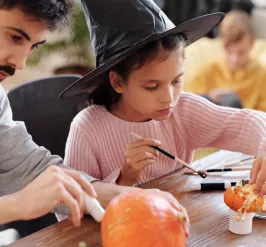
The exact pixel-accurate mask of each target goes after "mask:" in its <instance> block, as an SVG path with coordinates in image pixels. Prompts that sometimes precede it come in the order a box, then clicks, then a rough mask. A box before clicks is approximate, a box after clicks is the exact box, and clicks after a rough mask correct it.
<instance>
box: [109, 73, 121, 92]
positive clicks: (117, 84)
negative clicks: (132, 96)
mask: <svg viewBox="0 0 266 247" xmlns="http://www.w3.org/2000/svg"><path fill="white" fill-rule="evenodd" d="M109 80H110V83H111V85H112V87H113V89H114V90H115V91H116V92H117V93H120V94H121V93H123V92H124V84H123V79H122V78H121V76H120V75H118V74H117V73H116V72H114V71H110V72H109Z"/></svg>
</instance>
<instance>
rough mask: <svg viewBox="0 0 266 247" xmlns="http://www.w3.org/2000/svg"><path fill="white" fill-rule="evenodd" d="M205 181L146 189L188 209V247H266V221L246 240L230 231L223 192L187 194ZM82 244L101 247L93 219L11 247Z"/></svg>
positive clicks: (231, 176)
mask: <svg viewBox="0 0 266 247" xmlns="http://www.w3.org/2000/svg"><path fill="white" fill-rule="evenodd" d="M203 167H204V165H203V166H202V168H203ZM213 167H217V166H213ZM209 168H210V167H209ZM243 176H244V177H246V176H247V173H246V172H244V173H243V172H238V173H237V172H230V173H227V174H226V178H227V179H228V180H230V181H240V180H241V178H243ZM202 180H203V179H202V178H200V177H198V176H195V175H185V174H184V175H182V176H180V171H179V172H175V173H172V174H170V175H167V176H165V177H163V178H160V179H157V180H155V181H152V182H149V183H148V184H146V185H144V186H143V188H159V189H161V190H164V191H168V192H171V193H172V194H173V195H174V196H175V197H176V198H178V200H179V201H180V202H181V203H182V204H183V205H184V206H185V207H186V209H187V211H188V213H189V217H190V220H191V231H190V236H189V238H188V242H187V245H188V246H189V247H205V246H206V247H207V246H208V247H213V246H215V247H237V246H239V247H240V246H242V247H243V246H245V247H264V246H266V220H263V219H258V218H254V221H253V231H252V233H251V234H249V235H246V236H240V235H235V234H233V233H231V232H229V231H228V222H229V215H228V208H227V206H226V205H225V204H224V202H223V191H210V192H199V191H197V192H184V188H186V186H187V185H188V184H189V183H192V182H195V181H202ZM219 180H224V177H223V178H221V177H220V176H219V175H218V176H217V175H212V176H208V178H206V180H205V181H206V182H208V181H209V182H210V181H219ZM81 241H84V242H86V243H87V246H88V247H96V246H101V236H100V226H99V225H98V224H97V223H95V222H94V221H93V220H92V219H91V218H90V217H86V218H85V219H84V220H83V222H82V226H81V227H80V228H75V227H73V226H72V224H71V222H69V221H68V220H65V221H62V222H60V223H57V224H55V225H53V226H50V227H48V228H46V229H43V230H41V231H39V232H37V233H35V234H32V235H30V236H28V237H26V238H23V239H21V240H19V241H17V242H16V243H14V244H12V245H10V247H23V246H25V247H31V246H35V247H37V246H42V247H63V246H64V247H66V246H67V247H72V246H73V247H78V244H79V242H81ZM114 247H115V246H114Z"/></svg>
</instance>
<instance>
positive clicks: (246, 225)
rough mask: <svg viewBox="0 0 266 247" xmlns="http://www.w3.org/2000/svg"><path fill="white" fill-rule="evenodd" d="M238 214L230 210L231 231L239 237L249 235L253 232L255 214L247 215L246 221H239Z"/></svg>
mask: <svg viewBox="0 0 266 247" xmlns="http://www.w3.org/2000/svg"><path fill="white" fill-rule="evenodd" d="M237 216H238V212H237V211H234V210H232V209H229V231H230V232H232V233H235V234H239V235H247V234H250V233H251V232H252V224H253V218H254V213H247V214H246V217H245V218H244V219H241V218H240V219H239V220H237Z"/></svg>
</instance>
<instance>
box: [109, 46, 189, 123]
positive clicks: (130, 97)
mask: <svg viewBox="0 0 266 247" xmlns="http://www.w3.org/2000/svg"><path fill="white" fill-rule="evenodd" d="M183 49H184V48H183V47H180V48H179V49H177V50H175V51H172V52H169V51H160V52H159V53H158V56H157V57H156V58H155V59H153V60H151V61H149V62H147V63H146V64H145V65H143V66H142V67H141V68H140V69H138V70H133V71H132V72H131V73H130V75H129V77H128V79H127V80H126V81H124V80H123V79H122V78H121V77H120V76H119V75H118V74H117V73H115V72H110V81H111V84H112V86H113V88H114V89H115V90H116V92H118V93H120V94H121V98H120V100H119V102H118V103H117V104H116V105H115V106H114V108H113V110H112V112H113V114H114V115H116V116H118V117H120V118H122V119H124V120H127V121H130V122H142V121H147V120H150V119H154V120H158V121H161V120H165V119H167V118H169V116H170V115H171V113H172V111H173V109H174V108H175V106H176V104H177V102H178V99H179V96H180V93H181V91H182V86H183V85H182V84H183V74H184V57H183Z"/></svg>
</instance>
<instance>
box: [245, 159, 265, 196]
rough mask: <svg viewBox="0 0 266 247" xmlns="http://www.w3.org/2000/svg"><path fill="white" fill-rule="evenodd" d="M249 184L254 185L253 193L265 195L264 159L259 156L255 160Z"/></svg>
mask: <svg viewBox="0 0 266 247" xmlns="http://www.w3.org/2000/svg"><path fill="white" fill-rule="evenodd" d="M249 183H250V184H254V183H255V193H258V194H260V195H261V196H264V195H266V157H262V156H259V157H258V158H256V159H255V161H254V163H253V167H252V170H251V174H250V180H249Z"/></svg>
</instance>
